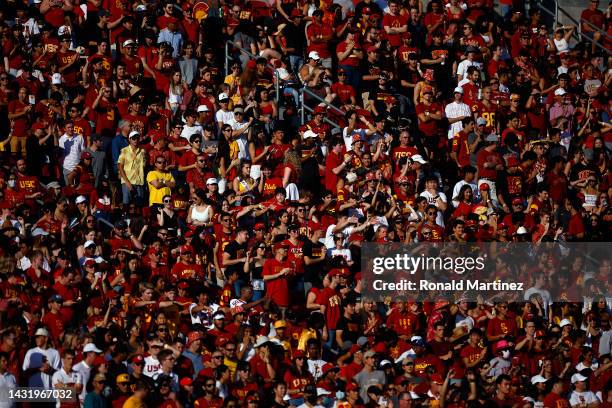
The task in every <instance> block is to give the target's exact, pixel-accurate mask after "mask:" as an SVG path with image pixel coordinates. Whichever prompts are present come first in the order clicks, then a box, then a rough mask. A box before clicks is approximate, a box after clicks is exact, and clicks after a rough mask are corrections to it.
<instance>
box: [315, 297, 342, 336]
mask: <svg viewBox="0 0 612 408" xmlns="http://www.w3.org/2000/svg"><path fill="white" fill-rule="evenodd" d="M317 303H318V304H320V305H324V306H325V321H326V322H327V328H328V329H331V330H335V329H336V325H337V324H338V320H340V316H342V309H341V308H340V303H341V300H340V296H339V295H338V292H337V291H336V290H335V289H332V288H329V287H327V288H324V289H323V290H322V291H321V292H319V295H318V296H317Z"/></svg>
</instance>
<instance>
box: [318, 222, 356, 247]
mask: <svg viewBox="0 0 612 408" xmlns="http://www.w3.org/2000/svg"><path fill="white" fill-rule="evenodd" d="M334 228H336V224H332V225H330V226H329V227H327V231H326V232H325V247H327V248H334V247H335V246H336V244H334V234H333V233H332V231H333V230H334ZM352 232H353V227H346V228H345V229H344V230H343V231H342V235H344V240H345V241H346V239H347V238H348V237H349V236H350V235H351V233H352ZM342 243H343V244H344V242H342Z"/></svg>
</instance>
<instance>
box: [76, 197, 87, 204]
mask: <svg viewBox="0 0 612 408" xmlns="http://www.w3.org/2000/svg"><path fill="white" fill-rule="evenodd" d="M86 202H87V198H85V196H83V195H80V196H78V197H77V198H76V200H74V203H75V204H81V203H86Z"/></svg>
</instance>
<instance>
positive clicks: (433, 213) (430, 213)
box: [427, 211, 438, 215]
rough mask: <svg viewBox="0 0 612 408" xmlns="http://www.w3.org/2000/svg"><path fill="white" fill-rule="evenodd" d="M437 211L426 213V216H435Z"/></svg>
mask: <svg viewBox="0 0 612 408" xmlns="http://www.w3.org/2000/svg"><path fill="white" fill-rule="evenodd" d="M437 214H438V212H437V211H427V215H437Z"/></svg>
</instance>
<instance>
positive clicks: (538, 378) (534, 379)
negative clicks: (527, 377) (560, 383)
mask: <svg viewBox="0 0 612 408" xmlns="http://www.w3.org/2000/svg"><path fill="white" fill-rule="evenodd" d="M546 381H548V380H547V379H546V378H544V377H542V376H541V375H539V374H538V375H534V376H533V377H531V384H533V385H536V384H541V383H545V382H546Z"/></svg>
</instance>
